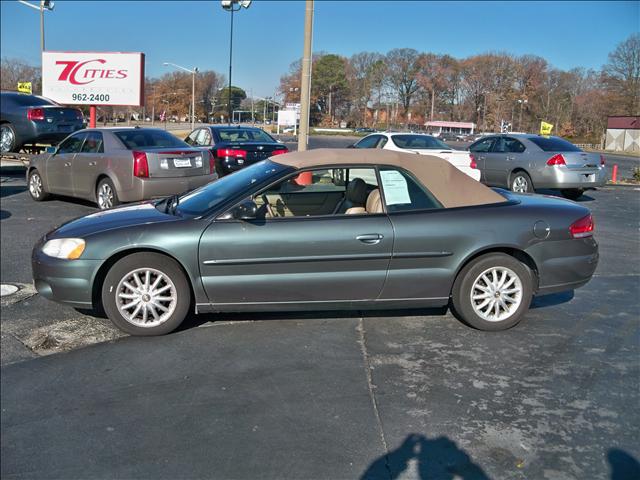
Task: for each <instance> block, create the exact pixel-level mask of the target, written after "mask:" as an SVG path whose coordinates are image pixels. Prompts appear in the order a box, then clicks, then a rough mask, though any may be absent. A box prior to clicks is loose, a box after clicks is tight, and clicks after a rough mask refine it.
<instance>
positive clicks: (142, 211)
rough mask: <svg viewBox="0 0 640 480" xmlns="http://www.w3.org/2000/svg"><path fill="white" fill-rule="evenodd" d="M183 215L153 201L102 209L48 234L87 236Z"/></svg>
mask: <svg viewBox="0 0 640 480" xmlns="http://www.w3.org/2000/svg"><path fill="white" fill-rule="evenodd" d="M181 219H182V217H177V216H174V215H169V214H166V213H162V212H160V211H159V210H158V209H156V207H155V204H154V203H153V202H143V203H138V204H135V205H128V206H126V207H120V208H114V209H111V210H102V211H99V212H96V213H92V214H89V215H86V216H84V217H80V218H76V219H75V220H71V221H70V222H67V223H65V224H63V225H61V226H59V227H58V228H56V229H54V230H52V231H51V232H50V233H48V234H47V239H51V238H85V237H88V236H89V235H93V234H96V233H100V232H105V231H108V230H113V229H117V228H124V227H131V226H134V225H143V224H151V223H158V222H175V221H179V220H181Z"/></svg>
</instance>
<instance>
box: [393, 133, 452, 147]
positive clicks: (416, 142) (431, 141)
mask: <svg viewBox="0 0 640 480" xmlns="http://www.w3.org/2000/svg"><path fill="white" fill-rule="evenodd" d="M391 140H393V143H394V144H395V145H396V147H398V148H409V149H414V150H439V149H442V148H444V149H447V150H451V147H450V146H449V145H447V144H446V143H444V142H443V141H441V140H438V139H437V138H435V137H430V136H429V135H392V136H391Z"/></svg>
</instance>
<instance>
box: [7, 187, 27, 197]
mask: <svg viewBox="0 0 640 480" xmlns="http://www.w3.org/2000/svg"><path fill="white" fill-rule="evenodd" d="M26 190H27V186H26V185H3V186H2V188H0V198H5V197H10V196H11V195H17V194H18V193H22V192H24V191H26Z"/></svg>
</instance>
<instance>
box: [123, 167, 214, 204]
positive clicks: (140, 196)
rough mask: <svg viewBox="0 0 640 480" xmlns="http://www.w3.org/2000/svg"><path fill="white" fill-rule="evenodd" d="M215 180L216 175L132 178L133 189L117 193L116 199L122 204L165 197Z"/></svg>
mask: <svg viewBox="0 0 640 480" xmlns="http://www.w3.org/2000/svg"><path fill="white" fill-rule="evenodd" d="M217 179H218V175H217V174H216V173H213V174H210V175H194V176H192V177H165V178H134V179H133V187H132V188H130V189H128V190H123V191H120V192H118V197H119V199H120V200H121V201H123V202H138V201H140V200H148V199H151V198H155V197H167V196H169V195H174V194H180V193H184V192H187V191H189V190H193V189H195V188H198V187H201V186H203V185H206V184H207V183H209V182H212V181H214V180H217Z"/></svg>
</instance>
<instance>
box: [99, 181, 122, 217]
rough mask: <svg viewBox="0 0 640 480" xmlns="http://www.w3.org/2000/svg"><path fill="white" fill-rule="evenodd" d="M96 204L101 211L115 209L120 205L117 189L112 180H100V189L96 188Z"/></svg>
mask: <svg viewBox="0 0 640 480" xmlns="http://www.w3.org/2000/svg"><path fill="white" fill-rule="evenodd" d="M96 203H97V204H98V208H100V210H106V209H107V208H113V207H115V206H117V205H119V204H120V200H118V194H117V193H116V188H115V187H114V186H113V182H112V181H111V180H110V179H108V178H103V179H102V180H100V183H98V188H96Z"/></svg>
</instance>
